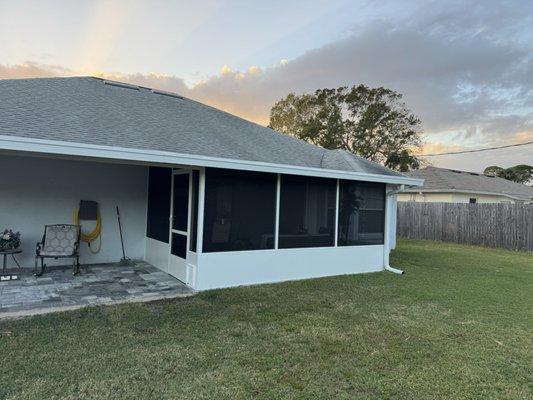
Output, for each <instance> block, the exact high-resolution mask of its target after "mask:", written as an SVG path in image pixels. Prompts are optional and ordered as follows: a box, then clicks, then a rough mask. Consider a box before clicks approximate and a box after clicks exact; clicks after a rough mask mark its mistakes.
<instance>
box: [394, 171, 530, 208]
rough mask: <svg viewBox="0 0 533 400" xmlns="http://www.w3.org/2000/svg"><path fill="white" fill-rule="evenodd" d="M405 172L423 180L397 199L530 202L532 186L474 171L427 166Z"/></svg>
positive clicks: (458, 201)
mask: <svg viewBox="0 0 533 400" xmlns="http://www.w3.org/2000/svg"><path fill="white" fill-rule="evenodd" d="M407 175H409V176H411V177H413V178H419V179H423V180H424V185H423V186H420V187H413V188H407V189H406V190H405V191H404V192H403V193H401V194H400V195H399V196H398V201H417V202H431V203H434V202H444V203H533V187H531V186H526V185H522V184H520V183H516V182H512V181H509V180H507V179H503V178H498V177H495V176H490V175H484V174H478V173H475V172H466V171H459V170H455V169H445V168H437V167H427V168H423V169H419V170H416V171H411V172H409V173H407Z"/></svg>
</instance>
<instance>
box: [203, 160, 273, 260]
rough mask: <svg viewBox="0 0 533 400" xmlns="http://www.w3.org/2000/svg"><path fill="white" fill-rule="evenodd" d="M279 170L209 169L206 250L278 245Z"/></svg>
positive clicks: (205, 217) (205, 229) (234, 249)
mask: <svg viewBox="0 0 533 400" xmlns="http://www.w3.org/2000/svg"><path fill="white" fill-rule="evenodd" d="M276 181H277V176H276V175H275V174H267V173H260V172H248V171H235V170H224V169H215V168H208V169H206V187H205V215H204V235H203V251H204V252H217V251H237V250H259V249H272V248H274V240H273V238H274V231H275V219H276Z"/></svg>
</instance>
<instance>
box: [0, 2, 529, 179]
mask: <svg viewBox="0 0 533 400" xmlns="http://www.w3.org/2000/svg"><path fill="white" fill-rule="evenodd" d="M509 4H510V5H509ZM531 4H532V3H528V2H514V3H513V2H512V3H501V2H494V3H492V2H491V3H490V4H489V5H488V4H487V2H485V1H468V2H464V1H461V2H446V4H443V5H442V6H441V7H438V6H435V4H434V3H431V6H428V5H426V4H425V3H422V4H421V5H420V7H419V8H418V11H417V12H416V13H415V14H412V15H409V16H408V17H406V18H404V19H399V20H395V21H391V20H387V21H379V20H377V21H376V20H375V21H370V22H368V23H367V24H366V25H363V26H359V27H356V28H354V30H353V31H352V33H351V34H350V35H349V36H347V37H345V38H344V39H342V40H338V41H336V42H333V43H330V44H328V45H325V46H322V47H320V48H317V49H314V50H312V51H308V52H307V53H305V54H303V55H302V56H300V57H297V58H295V59H292V60H290V61H288V60H286V59H283V60H281V61H280V63H279V64H277V65H275V66H272V67H259V66H251V67H250V68H248V69H246V70H244V71H237V70H233V69H232V68H230V66H228V65H224V66H223V67H222V69H221V72H220V74H218V75H216V76H211V77H209V78H207V79H204V80H202V81H200V82H197V83H196V84H195V85H194V86H192V87H189V86H187V85H186V84H185V82H184V81H183V79H181V78H180V77H176V76H172V75H162V74H156V73H151V74H130V75H124V74H120V73H105V74H104V73H99V72H97V73H96V74H97V75H100V76H104V77H106V78H109V79H117V80H123V81H126V82H131V83H137V84H140V85H143V86H148V87H154V88H159V89H164V90H169V91H175V92H178V93H180V94H182V95H184V96H187V97H190V98H193V99H195V100H198V101H201V102H204V103H207V104H210V105H212V106H215V107H218V108H221V109H224V110H226V111H228V112H231V113H234V114H237V115H239V116H241V117H243V118H246V119H249V120H252V121H255V122H258V123H260V124H267V123H268V119H269V110H270V107H271V106H272V105H273V104H274V103H275V102H276V101H278V100H279V99H281V98H282V97H284V96H286V95H287V94H288V93H290V92H296V93H302V92H312V91H314V90H316V89H318V88H323V87H338V86H341V85H356V84H359V83H365V84H367V85H370V86H385V87H389V88H392V89H394V90H397V91H399V92H400V93H402V94H403V95H404V100H405V102H406V104H407V106H408V107H409V108H410V109H411V110H412V111H413V112H415V113H416V114H417V115H419V116H420V118H421V119H422V121H423V128H424V132H425V134H426V136H427V140H426V142H427V143H426V147H425V152H426V151H429V150H428V149H438V148H442V149H457V148H472V147H486V146H491V145H500V144H509V143H514V142H516V141H519V140H520V139H521V138H529V137H531V136H533V29H531V26H533V9H532V8H533V7H532V6H531ZM47 74H48V75H51V76H56V75H74V74H76V72H75V71H70V70H68V69H64V68H61V67H57V66H42V65H38V64H35V63H26V64H24V65H19V66H1V65H0V77H8V78H12V77H22V76H47ZM529 150H531V149H529ZM435 151H436V150H435ZM431 152H434V151H433V150H432V151H431ZM498 154H500V155H498ZM501 154H508V153H496V152H495V153H493V154H492V156H495V157H500V159H498V160H500V161H501V162H502V163H504V164H509V163H512V162H514V160H509V159H508V158H506V157H504V156H502V155H501ZM516 154H518V155H519V156H520V157H522V158H521V159H520V162H529V163H533V156H531V154H533V152H531V151H530V152H528V151H527V149H523V150H521V151H520V152H517V153H516ZM484 157H485V156H483V157H477V158H476V160H478V161H479V162H478V161H476V160H473V161H472V162H470V161H468V162H467V161H465V160H467V159H466V158H465V157H462V158H460V157H455V158H453V162H450V161H449V160H452V158H451V157H442V158H434V159H433V160H434V161H433V162H435V163H436V164H439V165H446V166H449V165H451V164H453V163H455V164H457V163H459V165H461V164H462V165H465V168H466V166H468V167H469V168H474V169H477V170H480V169H483V165H481V161H480V160H482V159H484ZM528 157H529V159H528ZM489 158H490V157H489ZM498 160H496V161H497V162H500V161H498ZM493 161H494V160H493ZM493 161H491V163H494V162H493ZM483 162H484V161H483ZM455 164H454V167H455V168H458V166H457V165H455Z"/></svg>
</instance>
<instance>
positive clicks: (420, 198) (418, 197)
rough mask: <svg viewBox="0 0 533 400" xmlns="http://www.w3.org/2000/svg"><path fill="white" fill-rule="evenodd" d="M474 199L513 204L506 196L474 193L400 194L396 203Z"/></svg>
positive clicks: (458, 201)
mask: <svg viewBox="0 0 533 400" xmlns="http://www.w3.org/2000/svg"><path fill="white" fill-rule="evenodd" d="M471 197H473V198H476V199H477V202H478V203H514V201H513V200H512V199H510V198H509V197H506V196H492V195H486V194H476V193H427V192H426V193H401V194H399V195H398V201H415V202H426V203H468V202H470V198H471Z"/></svg>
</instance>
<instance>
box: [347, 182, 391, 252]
mask: <svg viewBox="0 0 533 400" xmlns="http://www.w3.org/2000/svg"><path fill="white" fill-rule="evenodd" d="M339 190H340V192H339V246H362V245H373V244H383V241H384V232H385V185H384V184H382V183H372V182H357V181H342V180H341V181H340V187H339Z"/></svg>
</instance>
